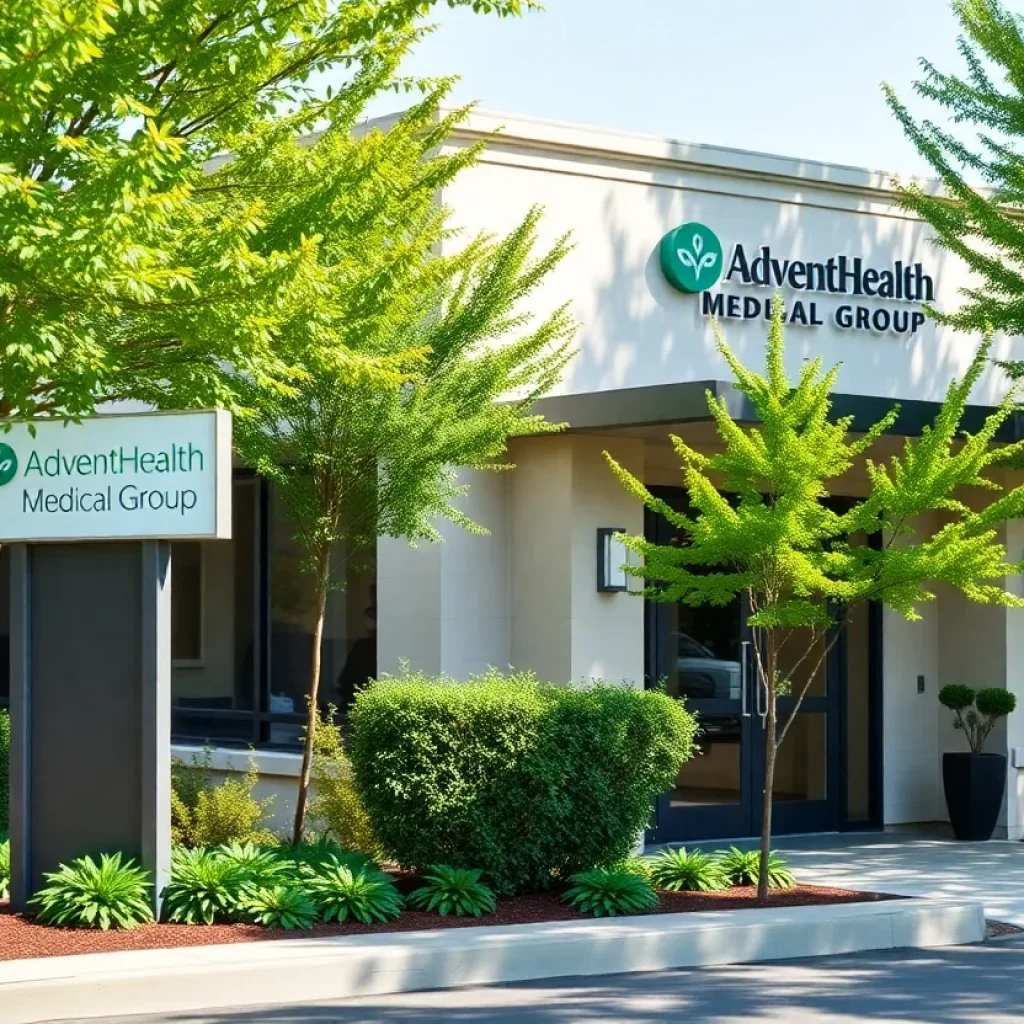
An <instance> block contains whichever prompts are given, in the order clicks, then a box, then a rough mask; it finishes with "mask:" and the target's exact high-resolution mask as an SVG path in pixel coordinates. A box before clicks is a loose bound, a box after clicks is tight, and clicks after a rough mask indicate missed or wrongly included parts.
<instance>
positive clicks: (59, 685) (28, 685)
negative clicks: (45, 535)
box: [10, 540, 171, 911]
mask: <svg viewBox="0 0 1024 1024" xmlns="http://www.w3.org/2000/svg"><path fill="white" fill-rule="evenodd" d="M11 555H12V558H11V836H10V838H11V902H12V904H13V905H14V907H15V908H24V907H25V905H26V902H27V900H28V898H29V897H30V896H31V895H32V894H33V893H34V892H36V891H38V889H39V888H40V887H41V886H42V884H43V873H44V872H46V871H53V870H55V869H56V868H57V866H58V864H61V863H66V862H68V861H70V860H72V859H73V858H75V857H80V856H82V855H84V854H90V855H94V856H95V855H97V854H101V853H115V852H120V853H122V854H124V855H125V856H127V857H134V858H137V859H138V860H139V861H140V862H141V864H142V866H143V867H145V868H146V869H147V870H148V871H149V872H150V875H151V877H152V879H153V882H154V887H153V908H154V911H158V910H159V896H160V892H161V891H162V889H163V887H164V886H165V885H166V884H167V879H168V875H169V870H170V854H171V840H170V785H171V778H170V768H171V766H170V736H171V727H170V714H171V712H170V706H171V701H170V691H171V680H170V672H171V655H170V649H171V575H170V544H169V543H168V542H166V541H158V540H143V541H113V542H103V541H101V542H86V543H78V544H15V545H12V548H11Z"/></svg>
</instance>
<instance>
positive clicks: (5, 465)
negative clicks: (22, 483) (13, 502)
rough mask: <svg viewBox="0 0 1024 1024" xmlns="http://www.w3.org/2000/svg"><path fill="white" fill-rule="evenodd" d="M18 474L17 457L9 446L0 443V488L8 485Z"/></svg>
mask: <svg viewBox="0 0 1024 1024" xmlns="http://www.w3.org/2000/svg"><path fill="white" fill-rule="evenodd" d="M17 472H18V456H17V455H15V454H14V449H13V448H12V447H11V446H10V445H9V444H3V443H0V487H3V485H4V484H9V483H10V482H11V481H12V480H13V479H14V477H15V476H16V475H17Z"/></svg>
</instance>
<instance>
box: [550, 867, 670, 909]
mask: <svg viewBox="0 0 1024 1024" xmlns="http://www.w3.org/2000/svg"><path fill="white" fill-rule="evenodd" d="M570 881H571V882H572V883H573V885H572V888H571V889H568V890H566V892H565V894H564V895H563V896H562V899H563V900H565V902H566V903H569V904H570V905H571V906H574V907H575V908H576V909H577V910H578V911H580V913H583V914H592V915H593V916H594V917H615V916H617V915H618V914H642V913H644V911H647V910H653V909H654V908H655V907H656V906H657V905H658V895H657V893H656V892H655V891H654V889H652V888H651V883H650V882H647V881H645V880H644V879H643V878H640V877H639V876H638V875H632V874H630V873H629V872H627V871H616V870H614V869H610V868H595V869H594V870H593V871H582V872H580V873H579V874H578V875H573V876H572V878H571V879H570Z"/></svg>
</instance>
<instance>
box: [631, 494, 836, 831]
mask: <svg viewBox="0 0 1024 1024" xmlns="http://www.w3.org/2000/svg"><path fill="white" fill-rule="evenodd" d="M659 496H660V497H662V498H665V499H666V500H669V501H672V502H673V503H679V502H682V501H683V500H684V496H683V494H682V492H680V491H677V490H674V489H673V490H665V491H661V492H659ZM647 532H648V537H650V538H651V539H652V540H655V541H656V542H657V543H659V544H668V543H671V542H672V537H673V534H672V527H671V526H670V524H669V523H668V522H667V521H666V520H664V519H662V518H661V517H660V516H654V515H651V516H650V517H649V519H648V530H647ZM748 617H749V610H748V608H747V607H746V602H745V601H744V600H742V599H737V600H736V601H734V602H732V603H731V604H729V605H726V606H722V607H700V608H691V607H689V606H687V605H682V604H679V605H671V604H660V603H653V602H651V603H649V605H648V627H647V629H648V632H647V636H648V665H649V670H648V685H657V686H663V687H664V689H665V692H666V693H668V694H669V695H670V696H672V697H676V698H678V699H682V700H685V702H686V706H687V708H688V709H689V710H690V711H692V712H694V713H696V715H697V717H698V721H699V724H700V729H701V732H700V736H699V738H698V741H697V742H698V746H699V748H700V749H699V753H697V754H696V755H695V756H694V757H692V758H691V759H690V760H689V761H688V762H687V763H686V764H684V765H683V766H682V768H681V769H680V771H679V775H678V776H677V778H676V780H675V784H674V785H673V787H672V789H670V790H669V791H668V792H667V793H664V794H662V795H661V797H659V799H658V801H657V807H656V814H655V824H654V828H653V829H652V832H651V835H650V836H649V838H650V840H651V841H653V842H680V841H691V840H697V839H728V838H738V837H743V836H753V835H756V834H758V833H759V832H760V828H761V809H762V806H763V803H762V801H763V792H764V782H765V776H764V715H765V712H766V708H767V703H766V698H765V694H764V692H763V688H762V687H761V686H760V685H759V683H758V679H757V671H756V665H755V657H756V652H755V651H754V647H753V639H754V638H753V636H752V635H751V631H750V630H749V628H748V627H747V625H746V622H747V618H748ZM808 639H809V637H807V636H806V635H802V631H799V630H796V631H794V632H793V634H792V635H791V636H790V638H789V641H788V643H787V644H786V645H785V646H784V647H783V649H782V651H781V654H780V657H781V659H782V666H781V667H782V671H783V673H784V674H785V675H786V676H790V677H792V687H793V692H794V695H791V696H788V697H782V698H780V699H779V701H778V717H779V720H780V725H779V728H780V729H781V728H782V726H783V724H784V723H785V722H786V721H787V720H788V719H789V717H790V714H791V712H792V710H793V708H794V706H795V703H796V697H795V694H796V693H799V692H800V689H801V688H802V687H803V684H804V683H805V682H807V679H808V677H809V676H811V677H812V678H811V680H810V685H809V686H808V689H807V694H806V696H805V697H804V700H803V702H802V703H801V705H800V710H799V712H798V713H797V715H796V717H795V718H794V719H793V722H792V724H791V725H790V727H789V730H788V732H787V734H786V737H785V742H784V743H783V744H782V746H781V748H780V750H779V753H778V757H777V759H776V767H775V799H774V810H773V831H774V832H776V833H777V834H784V833H787V832H789V833H793V832H825V831H832V830H835V829H836V828H837V827H838V824H839V803H840V801H839V781H840V770H839V750H840V736H839V731H838V727H839V721H840V715H839V713H838V699H839V693H840V689H841V685H840V684H841V680H842V677H843V668H844V664H845V649H846V645H845V643H843V642H839V643H837V644H835V645H834V646H833V647H832V649H831V650H830V651H829V653H828V654H827V656H825V657H824V658H820V652H822V651H824V647H825V641H824V640H822V641H820V643H819V648H818V651H817V652H814V653H812V654H811V655H810V656H808V657H806V658H804V659H803V660H801V655H803V653H804V651H806V647H807V640H808ZM819 659H820V664H819Z"/></svg>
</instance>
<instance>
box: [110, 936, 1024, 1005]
mask: <svg viewBox="0 0 1024 1024" xmlns="http://www.w3.org/2000/svg"><path fill="white" fill-rule="evenodd" d="M1022 1018H1024V940H1015V941H1008V942H1002V943H995V944H988V945H983V946H967V947H960V948H957V949H942V950H905V951H893V952H887V953H864V954H857V955H851V956H848V957H837V958H830V959H822V960H800V961H797V960H793V961H788V962H780V963H775V964H746V965H736V966H729V967H720V968H707V969H703V970H678V971H665V972H661V973H657V974H635V975H623V976H621V977H615V978H579V979H559V980H556V981H549V982H530V983H525V984H521V985H509V986H502V987H495V988H476V989H472V988H470V989H458V990H448V991H445V992H429V993H427V992H419V993H411V994H408V995H397V996H380V997H374V998H365V999H358V1000H349V1001H347V1002H342V1003H334V1004H324V1003H319V1004H311V1005H306V1006H294V1005H293V1006H289V1007H266V1008H258V1009H244V1010H233V1011H232V1010H225V1011H206V1012H204V1013H199V1014H171V1015H166V1016H158V1017H147V1018H133V1019H132V1018H124V1021H125V1022H126V1024H127V1022H128V1021H129V1020H131V1021H132V1024H141V1021H142V1020H145V1021H147V1022H154V1024H155V1022H157V1021H159V1022H160V1024H200V1022H201V1024H255V1022H259V1024H437V1022H440V1021H444V1022H446V1024H449V1022H450V1024H483V1022H486V1024H523V1022H526V1021H529V1022H530V1024H584V1022H594V1024H679V1022H680V1021H699V1022H711V1024H714V1022H723V1024H724V1022H726V1021H728V1022H730V1024H734V1022H735V1021H736V1020H744V1021H762V1020H763V1021H772V1022H778V1021H785V1022H787V1024H791V1022H797V1021H800V1022H803V1021H829V1020H835V1021H837V1022H838V1021H843V1022H845V1024H849V1022H851V1021H856V1020H859V1019H865V1020H890V1021H929V1022H935V1024H947V1022H948V1024H961V1022H968V1021H970V1022H981V1021H984V1022H986V1024H988V1022H1001V1021H1019V1020H1021V1019H1022ZM112 1024H113V1022H112Z"/></svg>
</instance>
